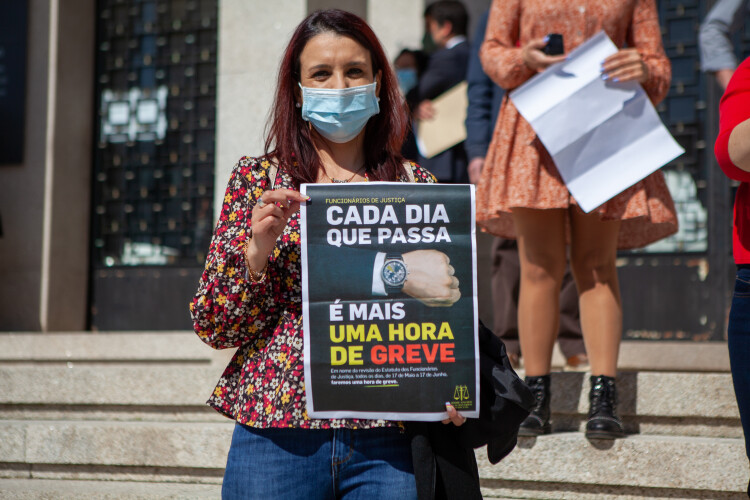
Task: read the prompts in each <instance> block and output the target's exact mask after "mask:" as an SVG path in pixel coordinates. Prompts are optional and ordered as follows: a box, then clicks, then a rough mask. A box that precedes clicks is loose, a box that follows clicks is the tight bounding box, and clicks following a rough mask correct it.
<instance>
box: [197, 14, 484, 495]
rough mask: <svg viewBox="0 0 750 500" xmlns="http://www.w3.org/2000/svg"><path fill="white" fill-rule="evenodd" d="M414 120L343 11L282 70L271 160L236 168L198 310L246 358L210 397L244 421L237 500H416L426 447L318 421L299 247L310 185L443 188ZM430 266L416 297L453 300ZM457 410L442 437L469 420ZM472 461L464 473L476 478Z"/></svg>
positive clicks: (290, 54)
mask: <svg viewBox="0 0 750 500" xmlns="http://www.w3.org/2000/svg"><path fill="white" fill-rule="evenodd" d="M330 109H336V110H338V112H337V113H330V112H328V111H329V110H330ZM407 122H408V117H407V114H406V111H405V109H404V106H403V98H402V96H401V94H400V92H399V89H398V84H397V81H396V76H395V74H394V73H393V71H392V69H391V67H390V63H389V61H388V60H387V59H386V56H385V53H384V51H383V48H382V46H381V45H380V42H379V41H378V39H377V37H376V36H375V34H374V33H373V31H372V29H371V28H370V27H369V26H368V25H367V23H365V22H364V21H363V20H362V19H360V18H359V17H357V16H355V15H354V14H351V13H348V12H344V11H341V10H337V9H331V10H325V11H317V12H314V13H312V14H310V15H309V16H308V17H307V18H305V19H304V20H303V21H302V22H301V23H300V24H299V26H298V27H297V28H296V30H295V31H294V33H293V35H292V38H291V40H290V41H289V44H288V46H287V48H286V50H285V52H284V55H283V58H282V61H281V64H280V67H279V75H278V82H277V87H276V97H275V102H274V105H273V108H272V113H271V117H270V122H269V127H268V135H267V137H266V144H265V154H264V155H263V156H260V157H257V158H248V157H244V158H242V159H240V161H239V162H238V163H237V165H236V166H235V167H234V169H233V171H232V174H231V177H230V180H229V185H228V187H227V191H226V195H225V197H224V203H223V206H222V209H221V212H220V215H219V221H218V222H217V225H216V230H215V232H214V236H213V240H212V242H211V246H210V248H209V253H208V256H207V258H206V266H205V270H204V272H203V274H202V276H201V279H200V282H199V285H198V291H197V292H196V294H195V296H194V298H193V301H192V303H191V305H190V311H191V315H192V319H193V324H194V329H195V332H196V334H197V335H198V336H199V337H200V338H201V340H203V341H204V342H205V343H207V344H208V345H210V346H212V347H214V348H216V349H226V348H236V349H237V350H236V352H235V354H234V356H233V358H232V360H231V361H230V363H229V365H228V366H227V368H226V369H225V371H224V373H223V374H222V376H221V378H220V380H219V382H218V384H217V386H216V389H215V390H214V391H213V394H212V395H211V396H210V398H209V400H208V404H209V405H210V406H211V407H213V408H214V409H216V410H217V411H218V412H220V413H222V414H223V415H225V416H227V417H229V418H231V419H233V420H235V421H236V423H235V427H234V433H233V436H232V443H231V445H230V448H229V454H228V457H227V466H226V470H225V475H224V481H223V485H222V498H224V499H249V498H258V499H267V498H268V499H274V500H279V499H290V500H291V499H298V498H311V499H331V500H333V499H350V498H351V499H362V498H383V499H396V498H398V499H416V498H417V488H418V485H417V481H416V479H415V475H414V463H413V456H412V453H411V450H412V445H413V443H412V441H411V440H410V438H409V436H408V435H406V434H405V433H404V431H403V429H402V428H401V425H399V422H393V421H387V420H363V419H312V418H310V417H309V416H308V414H307V404H306V397H305V380H304V363H303V351H304V346H303V332H302V325H303V320H302V277H301V264H300V238H299V236H300V232H299V231H300V222H299V206H300V203H303V202H305V201H306V197H303V196H302V195H301V194H300V193H299V186H300V185H301V184H302V183H333V182H338V183H347V182H357V181H359V182H361V181H367V180H373V181H375V180H377V181H400V182H409V181H410V180H411V179H413V180H414V181H415V182H435V179H434V177H433V176H432V175H431V174H430V173H429V172H428V171H427V170H425V169H424V168H421V167H419V166H417V165H415V164H413V163H408V162H407V163H404V161H403V158H402V156H401V154H400V150H401V142H402V141H403V138H404V135H405V133H406V127H407ZM424 260H425V259H417V261H416V262H414V263H413V264H407V267H409V266H413V269H409V271H410V275H409V277H408V278H407V283H408V281H409V279H415V281H416V280H420V281H421V280H424V281H423V282H422V283H421V285H424V286H419V287H417V288H419V290H415V291H414V295H412V296H413V297H414V298H420V297H421V298H422V299H424V298H429V297H433V298H439V297H446V296H448V295H450V294H451V293H453V292H452V291H451V290H449V289H448V288H446V287H448V286H450V285H449V283H451V282H452V281H453V280H452V279H451V278H452V270H451V269H450V266H448V265H447V263H446V265H445V266H435V265H431V264H429V263H428V262H423V261H424ZM424 268H426V269H427V271H426V272H423V269H424ZM435 280H437V281H435ZM404 290H406V284H404ZM405 293H409V292H406V291H405ZM439 404H440V405H442V404H443V402H440V403H439ZM445 409H446V416H447V418H446V420H445V421H444V423H445V424H446V425H445V426H441V425H440V424H438V428H439V429H441V430H442V429H446V431H447V430H449V429H451V428H452V426H454V425H457V426H462V425H463V424H464V423H465V421H466V418H464V417H463V416H461V415H460V414H459V413H458V412H456V410H455V408H453V407H452V406H451V405H449V404H446V405H445ZM449 426H450V427H449ZM458 449H462V450H464V448H462V447H458ZM465 451H466V453H464V455H465V456H464V457H463V460H464V462H463V463H464V465H465V466H466V468H467V470H468V471H469V472H472V471H476V460H475V458H474V454H473V450H471V448H468V450H465ZM469 452H470V454H469ZM415 455H416V454H415ZM454 458H455V457H454ZM475 478H476V481H474V479H475ZM467 488H468V491H473V492H475V493H476V496H479V495H480V494H479V483H478V477H476V476H475V475H471V474H469V475H468V480H467ZM476 496H474V497H470V498H476Z"/></svg>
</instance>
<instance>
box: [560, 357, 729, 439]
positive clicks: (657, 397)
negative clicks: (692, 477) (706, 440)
mask: <svg viewBox="0 0 750 500" xmlns="http://www.w3.org/2000/svg"><path fill="white" fill-rule="evenodd" d="M589 375H590V374H589V373H580V372H559V373H552V385H551V394H552V403H551V406H552V412H553V415H552V425H553V430H554V431H555V432H568V431H583V428H584V426H585V421H586V415H587V413H588V408H589V402H588V394H589V389H590V383H589ZM617 389H618V396H619V398H618V399H619V402H618V412H619V414H620V416H621V417H622V419H623V422H624V424H625V428H626V431H627V432H628V433H630V434H662V435H688V436H707V437H728V438H738V437H742V427H741V425H740V421H739V411H738V409H737V400H736V398H735V395H734V389H733V387H732V378H731V375H730V374H729V373H700V372H699V373H685V372H648V371H645V372H620V373H619V374H618V377H617Z"/></svg>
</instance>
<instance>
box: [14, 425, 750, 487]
mask: <svg viewBox="0 0 750 500" xmlns="http://www.w3.org/2000/svg"><path fill="white" fill-rule="evenodd" d="M231 431H232V423H231V422H227V423H226V424H190V423H180V424H172V423H161V424H160V423H154V422H120V423H110V422H19V421H8V422H3V426H2V427H0V477H4V478H7V479H17V480H22V479H25V480H28V479H29V478H33V479H39V480H61V479H65V480H89V481H103V480H109V481H126V482H129V484H135V483H142V482H156V483H163V482H166V481H169V482H176V483H209V484H218V483H220V481H221V476H222V470H223V467H224V464H225V460H226V453H227V450H228V446H229V442H230V438H231ZM477 459H478V462H479V467H480V477H481V479H482V486H483V489H484V491H485V495H486V498H544V499H548V498H549V499H554V498H613V499H614V498H623V499H624V498H690V499H696V498H721V499H724V498H740V497H737V495H738V494H740V493H741V492H744V491H745V490H744V488H745V487H746V485H747V481H748V475H749V472H750V471H749V470H748V463H747V459H746V457H745V454H744V443H743V440H742V439H727V438H700V437H678V436H659V435H635V436H628V437H627V438H624V439H619V440H615V441H596V440H593V441H589V440H587V439H586V438H585V437H584V436H583V435H582V434H581V433H574V432H571V433H559V434H551V435H547V436H541V437H539V438H533V439H532V438H523V439H521V440H520V442H519V445H518V446H517V448H516V449H515V450H514V451H513V452H512V453H511V454H510V455H509V456H508V457H507V458H506V459H504V460H503V461H502V462H500V463H499V464H496V465H492V464H490V463H489V462H488V461H487V459H486V455H485V452H484V450H483V449H479V450H477ZM8 484H10V483H8ZM12 484H13V485H17V484H18V483H12ZM4 487H5V486H2V485H0V488H4ZM14 487H15V486H14ZM9 488H10V487H9ZM134 488H135V487H134ZM137 488H140V486H138V487H137ZM0 491H3V490H1V489H0ZM134 491H136V490H134ZM0 498H2V497H0ZM9 498H15V497H12V496H11V497H9ZM29 498H46V497H44V496H39V497H33V496H31V497H29ZM63 498H65V497H63ZM84 498H87V497H84ZM103 498H108V497H106V496H105V497H103ZM126 498H130V497H126ZM144 498H151V497H144ZM156 498H159V497H156ZM199 498H200V497H199Z"/></svg>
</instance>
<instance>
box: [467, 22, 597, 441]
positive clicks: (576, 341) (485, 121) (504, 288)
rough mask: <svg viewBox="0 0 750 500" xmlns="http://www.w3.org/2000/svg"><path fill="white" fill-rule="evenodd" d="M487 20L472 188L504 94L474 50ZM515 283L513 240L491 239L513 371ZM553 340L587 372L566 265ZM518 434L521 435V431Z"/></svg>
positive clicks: (495, 287) (472, 99)
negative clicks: (481, 50) (480, 52)
mask: <svg viewBox="0 0 750 500" xmlns="http://www.w3.org/2000/svg"><path fill="white" fill-rule="evenodd" d="M488 17H489V11H487V12H485V13H484V14H483V15H482V17H481V18H480V19H479V22H478V23H477V25H476V31H475V33H474V40H473V43H472V45H471V56H470V58H469V69H468V73H467V75H466V81H467V83H468V84H469V91H468V94H469V107H468V109H467V112H466V141H465V142H464V148H465V149H466V155H467V157H468V159H469V167H468V168H469V182H471V183H472V184H477V183H478V182H479V177H480V175H481V173H482V167H483V166H484V158H485V156H486V155H487V149H488V148H489V145H490V140H491V139H492V131H493V130H494V128H495V123H496V122H497V114H498V111H499V110H500V103H501V102H502V97H503V94H504V91H503V89H502V88H500V87H498V86H497V85H495V83H494V82H493V81H492V80H491V79H490V77H489V76H487V74H486V73H485V72H484V70H483V69H482V63H481V62H480V60H479V48H480V47H481V45H482V41H483V40H484V35H485V31H486V29H487V19H488ZM520 279H521V268H520V263H519V261H518V245H517V244H516V240H513V239H506V238H499V237H495V238H494V240H493V243H492V304H493V319H494V321H493V326H494V331H495V335H497V336H499V337H500V338H501V339H502V340H503V342H504V343H505V347H506V348H507V349H508V357H509V358H510V360H511V363H513V365H514V367H516V368H517V367H519V366H520V351H521V349H520V345H519V342H518V291H519V285H520ZM557 342H558V344H559V345H560V350H561V351H562V353H563V355H564V356H565V359H566V369H570V370H586V369H588V367H589V365H588V356H586V347H585V346H584V344H583V333H582V332H581V324H580V321H579V319H578V291H577V290H576V285H575V281H573V276H572V275H571V274H570V267H569V266H567V267H566V269H565V276H564V277H563V285H562V290H561V292H560V328H559V332H558V335H557ZM521 431H522V432H523V429H522V430H521Z"/></svg>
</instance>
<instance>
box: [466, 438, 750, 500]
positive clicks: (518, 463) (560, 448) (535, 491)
mask: <svg viewBox="0 0 750 500" xmlns="http://www.w3.org/2000/svg"><path fill="white" fill-rule="evenodd" d="M477 461H478V463H479V468H480V470H479V474H480V477H481V479H482V486H483V489H484V491H485V494H486V496H485V497H486V498H508V497H510V498H542V499H558V498H592V499H593V498H613V499H614V498H690V499H696V498H716V499H724V498H742V497H740V496H738V495H740V494H744V492H745V490H746V488H747V484H748V476H750V470H749V469H748V462H747V457H746V456H745V447H744V441H743V440H742V439H726V438H700V437H682V436H656V435H648V436H647V435H634V436H628V437H627V438H624V439H617V440H614V441H605V440H591V441H589V440H587V439H586V438H585V437H584V435H583V434H582V433H578V432H570V433H560V434H550V435H547V436H540V437H538V438H522V439H521V440H520V441H519V444H518V446H517V447H516V449H515V450H513V452H512V453H511V454H510V455H509V456H508V457H506V458H505V459H504V460H503V461H501V462H500V463H499V464H497V465H492V464H490V463H489V462H488V461H487V459H486V455H485V453H484V450H483V449H482V450H478V451H477Z"/></svg>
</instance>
